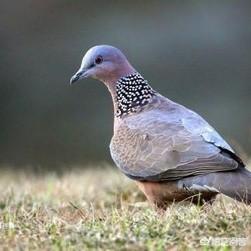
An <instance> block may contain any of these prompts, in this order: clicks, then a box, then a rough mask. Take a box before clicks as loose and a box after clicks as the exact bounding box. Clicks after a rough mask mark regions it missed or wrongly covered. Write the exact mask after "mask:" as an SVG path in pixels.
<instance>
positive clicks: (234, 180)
mask: <svg viewBox="0 0 251 251" xmlns="http://www.w3.org/2000/svg"><path fill="white" fill-rule="evenodd" d="M181 182H182V185H183V186H185V187H187V188H193V187H196V188H197V189H198V190H199V188H200V187H201V191H202V192H204V191H205V189H207V190H208V191H210V190H211V191H212V192H213V191H214V192H215V191H218V192H220V193H223V194H225V195H227V196H229V197H231V198H233V199H236V200H238V201H242V202H245V203H247V204H251V172H250V171H248V170H247V169H245V168H243V167H240V168H238V169H237V170H234V171H228V172H217V173H210V174H207V175H201V176H194V177H188V178H185V179H182V180H181ZM198 192H199V191H198Z"/></svg>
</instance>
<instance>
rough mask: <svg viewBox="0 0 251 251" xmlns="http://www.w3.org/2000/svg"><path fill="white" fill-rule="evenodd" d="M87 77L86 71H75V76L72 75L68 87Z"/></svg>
mask: <svg viewBox="0 0 251 251" xmlns="http://www.w3.org/2000/svg"><path fill="white" fill-rule="evenodd" d="M87 77H89V74H88V70H83V69H80V70H78V71H77V73H76V74H74V75H73V76H72V78H71V80H70V85H72V84H74V83H76V82H77V81H78V80H80V79H82V78H87Z"/></svg>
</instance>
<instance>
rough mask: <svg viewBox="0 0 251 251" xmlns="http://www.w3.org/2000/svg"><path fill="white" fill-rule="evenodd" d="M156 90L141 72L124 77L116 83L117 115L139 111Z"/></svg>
mask: <svg viewBox="0 0 251 251" xmlns="http://www.w3.org/2000/svg"><path fill="white" fill-rule="evenodd" d="M155 93H156V92H155V91H154V90H153V89H152V87H151V86H150V85H149V84H148V83H147V81H146V80H145V79H144V78H143V77H142V76H141V75H140V74H139V73H135V74H131V75H128V76H126V77H122V78H120V79H119V80H118V81H117V84H116V94H117V95H116V114H115V116H116V117H121V116H122V115H125V114H130V113H134V112H137V111H138V110H139V108H140V107H142V106H145V105H147V104H149V103H150V102H151V100H152V98H153V96H155Z"/></svg>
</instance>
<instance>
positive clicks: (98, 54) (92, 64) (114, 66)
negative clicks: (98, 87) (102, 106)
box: [70, 45, 136, 85]
mask: <svg viewBox="0 0 251 251" xmlns="http://www.w3.org/2000/svg"><path fill="white" fill-rule="evenodd" d="M134 72H136V71H135V69H134V68H133V67H132V66H131V64H130V63H129V62H128V60H127V58H126V57H125V56H124V54H123V53H122V52H121V51H120V50H119V49H117V48H115V47H113V46H110V45H97V46H94V47H92V48H90V49H89V50H88V51H87V52H86V54H85V55H84V57H83V60H82V63H81V66H80V68H79V70H78V71H77V72H76V74H75V75H74V76H73V77H72V78H71V80H70V83H71V84H73V83H75V82H76V81H78V80H80V79H83V78H88V77H90V78H94V79H98V80H100V81H102V82H104V83H105V84H107V85H111V84H113V83H116V81H117V80H118V79H119V78H121V77H124V76H127V75H129V74H132V73H134Z"/></svg>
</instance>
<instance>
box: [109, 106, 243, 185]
mask: <svg viewBox="0 0 251 251" xmlns="http://www.w3.org/2000/svg"><path fill="white" fill-rule="evenodd" d="M110 147H111V154H112V157H113V159H114V161H115V163H116V164H117V165H118V166H119V168H120V169H121V170H122V171H123V172H124V173H125V174H126V175H128V176H129V177H131V178H135V179H141V180H152V181H154V180H155V181H161V180H175V179H180V178H183V177H186V176H191V175H198V174H206V173H211V172H219V171H226V170H233V169H236V168H237V167H238V166H239V163H238V159H237V158H238V157H236V159H235V158H233V156H235V154H234V152H233V150H232V149H231V147H230V146H229V145H228V144H227V143H226V142H225V141H224V140H223V139H222V138H221V137H220V135H219V134H218V133H217V132H216V131H215V130H214V129H213V128H212V127H211V126H210V125H209V124H208V123H207V122H206V121H205V120H203V119H202V118H201V117H200V116H199V115H197V114H196V113H194V112H192V111H190V110H188V109H186V108H185V107H183V106H179V105H177V106H174V107H172V109H170V110H169V111H168V112H167V111H166V110H164V111H162V110H157V111H156V110H150V111H147V112H144V113H142V114H138V115H136V116H131V117H129V118H128V119H127V120H126V121H125V123H124V124H123V125H122V126H120V128H119V129H118V130H117V132H116V134H115V135H114V137H113V139H112V142H111V145H110Z"/></svg>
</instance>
